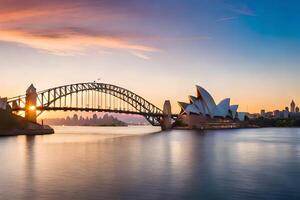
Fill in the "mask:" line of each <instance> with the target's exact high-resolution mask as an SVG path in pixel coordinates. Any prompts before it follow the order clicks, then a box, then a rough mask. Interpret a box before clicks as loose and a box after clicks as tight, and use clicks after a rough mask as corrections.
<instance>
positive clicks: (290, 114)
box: [260, 100, 300, 119]
mask: <svg viewBox="0 0 300 200" xmlns="http://www.w3.org/2000/svg"><path fill="white" fill-rule="evenodd" d="M260 116H261V117H264V118H269V119H288V118H294V119H300V111H299V107H296V103H295V101H294V100H293V101H292V102H291V104H290V108H289V107H285V109H284V110H283V111H279V110H274V111H273V112H266V111H265V110H261V113H260Z"/></svg>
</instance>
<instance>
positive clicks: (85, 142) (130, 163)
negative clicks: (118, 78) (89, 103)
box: [0, 126, 300, 200]
mask: <svg viewBox="0 0 300 200" xmlns="http://www.w3.org/2000/svg"><path fill="white" fill-rule="evenodd" d="M54 128H55V131H56V134H54V135H42V136H17V137H1V138H0V147H1V150H0V163H1V165H0V166H1V170H0V199H5V200H7V199H13V200H17V199H65V200H66V199H72V200H74V199H105V200H107V199H126V200H127V199H128V200H132V199H205V200H208V199H239V200H240V199H243V200H247V199H272V200H276V199H300V129H292V128H280V129H275V128H267V129H236V130H214V131H204V132H203V131H188V130H171V131H166V132H160V129H158V128H155V127H143V126H141V127H54Z"/></svg>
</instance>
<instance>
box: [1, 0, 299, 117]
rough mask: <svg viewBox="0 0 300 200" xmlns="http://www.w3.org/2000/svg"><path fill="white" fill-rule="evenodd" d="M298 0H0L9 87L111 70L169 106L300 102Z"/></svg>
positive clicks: (113, 77)
mask: <svg viewBox="0 0 300 200" xmlns="http://www.w3.org/2000/svg"><path fill="white" fill-rule="evenodd" d="M299 63H300V2H299V1H297V0H288V1H283V0H184V1H183V0H151V1H149V0H51V1H41V0H26V1H25V0H0V77H1V79H0V84H1V87H0V96H8V97H12V96H16V95H21V94H24V93H25V90H26V88H27V87H28V86H29V85H30V84H31V83H34V85H35V86H36V87H37V89H38V90H43V89H47V88H51V87H54V86H59V85H62V84H69V83H77V82H88V81H94V80H97V79H98V78H101V81H102V82H106V83H112V84H115V85H118V86H121V87H124V88H127V89H129V90H132V91H133V92H135V93H137V94H139V95H141V96H143V97H144V98H146V99H147V100H149V101H151V102H152V103H154V104H155V105H157V106H159V107H162V104H163V102H164V100H165V99H170V100H171V102H172V105H173V108H174V112H176V111H178V109H179V108H178V106H177V103H176V102H177V101H187V96H188V95H195V94H196V89H195V86H194V85H195V84H198V85H201V86H203V87H204V88H206V89H207V90H208V91H210V93H211V94H212V95H213V96H214V98H215V99H216V101H219V100H221V99H223V98H225V97H230V98H231V101H232V103H234V104H239V105H240V111H249V112H259V110H260V109H262V108H264V109H266V110H273V109H284V107H285V106H286V105H288V104H289V103H290V101H291V100H292V99H294V100H295V101H296V103H299V104H300V91H299V85H300V64H299Z"/></svg>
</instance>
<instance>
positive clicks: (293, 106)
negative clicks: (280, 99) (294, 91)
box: [291, 100, 296, 112]
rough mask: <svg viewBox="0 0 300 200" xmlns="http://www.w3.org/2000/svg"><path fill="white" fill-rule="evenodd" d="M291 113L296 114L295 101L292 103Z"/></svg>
mask: <svg viewBox="0 0 300 200" xmlns="http://www.w3.org/2000/svg"><path fill="white" fill-rule="evenodd" d="M291 112H296V104H295V102H294V100H293V101H292V103H291Z"/></svg>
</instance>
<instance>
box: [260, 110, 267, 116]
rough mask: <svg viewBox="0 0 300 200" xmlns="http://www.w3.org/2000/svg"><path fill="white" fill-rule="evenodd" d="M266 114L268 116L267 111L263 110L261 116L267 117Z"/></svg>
mask: <svg viewBox="0 0 300 200" xmlns="http://www.w3.org/2000/svg"><path fill="white" fill-rule="evenodd" d="M265 114H266V110H264V109H263V110H261V111H260V115H261V116H262V117H265Z"/></svg>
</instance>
